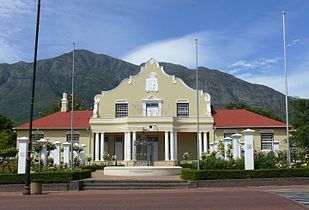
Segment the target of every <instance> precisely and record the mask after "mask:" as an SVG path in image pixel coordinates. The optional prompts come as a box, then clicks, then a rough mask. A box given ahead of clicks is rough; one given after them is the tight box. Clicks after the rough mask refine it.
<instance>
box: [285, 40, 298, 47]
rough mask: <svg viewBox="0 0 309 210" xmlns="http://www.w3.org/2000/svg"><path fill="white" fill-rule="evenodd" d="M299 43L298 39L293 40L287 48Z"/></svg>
mask: <svg viewBox="0 0 309 210" xmlns="http://www.w3.org/2000/svg"><path fill="white" fill-rule="evenodd" d="M299 42H300V39H294V40H293V41H292V42H291V43H289V44H288V45H287V46H288V47H292V46H293V45H296V44H298V43H299Z"/></svg>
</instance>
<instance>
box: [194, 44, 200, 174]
mask: <svg viewBox="0 0 309 210" xmlns="http://www.w3.org/2000/svg"><path fill="white" fill-rule="evenodd" d="M195 50H196V55H195V58H196V60H195V64H196V71H195V73H196V75H195V80H196V142H197V147H196V148H197V152H196V154H197V170H200V156H201V154H200V139H199V136H200V135H199V134H200V106H199V90H198V87H199V86H198V39H195Z"/></svg>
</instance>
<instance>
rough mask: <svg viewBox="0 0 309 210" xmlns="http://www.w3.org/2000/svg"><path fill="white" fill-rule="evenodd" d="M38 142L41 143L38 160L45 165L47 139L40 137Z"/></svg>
mask: <svg viewBox="0 0 309 210" xmlns="http://www.w3.org/2000/svg"><path fill="white" fill-rule="evenodd" d="M38 142H39V143H40V144H42V145H43V147H42V149H41V151H40V154H39V155H40V160H41V161H42V162H43V165H44V166H46V165H47V140H45V139H40V140H39V141H38Z"/></svg>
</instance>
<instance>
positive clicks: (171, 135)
mask: <svg viewBox="0 0 309 210" xmlns="http://www.w3.org/2000/svg"><path fill="white" fill-rule="evenodd" d="M170 145H171V155H170V156H171V160H175V142H174V132H170Z"/></svg>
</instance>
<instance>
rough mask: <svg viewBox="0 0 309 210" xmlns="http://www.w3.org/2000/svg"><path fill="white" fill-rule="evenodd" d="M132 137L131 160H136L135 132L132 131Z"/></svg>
mask: <svg viewBox="0 0 309 210" xmlns="http://www.w3.org/2000/svg"><path fill="white" fill-rule="evenodd" d="M132 138H133V139H132V160H133V161H136V160H137V157H136V132H133V135H132Z"/></svg>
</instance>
